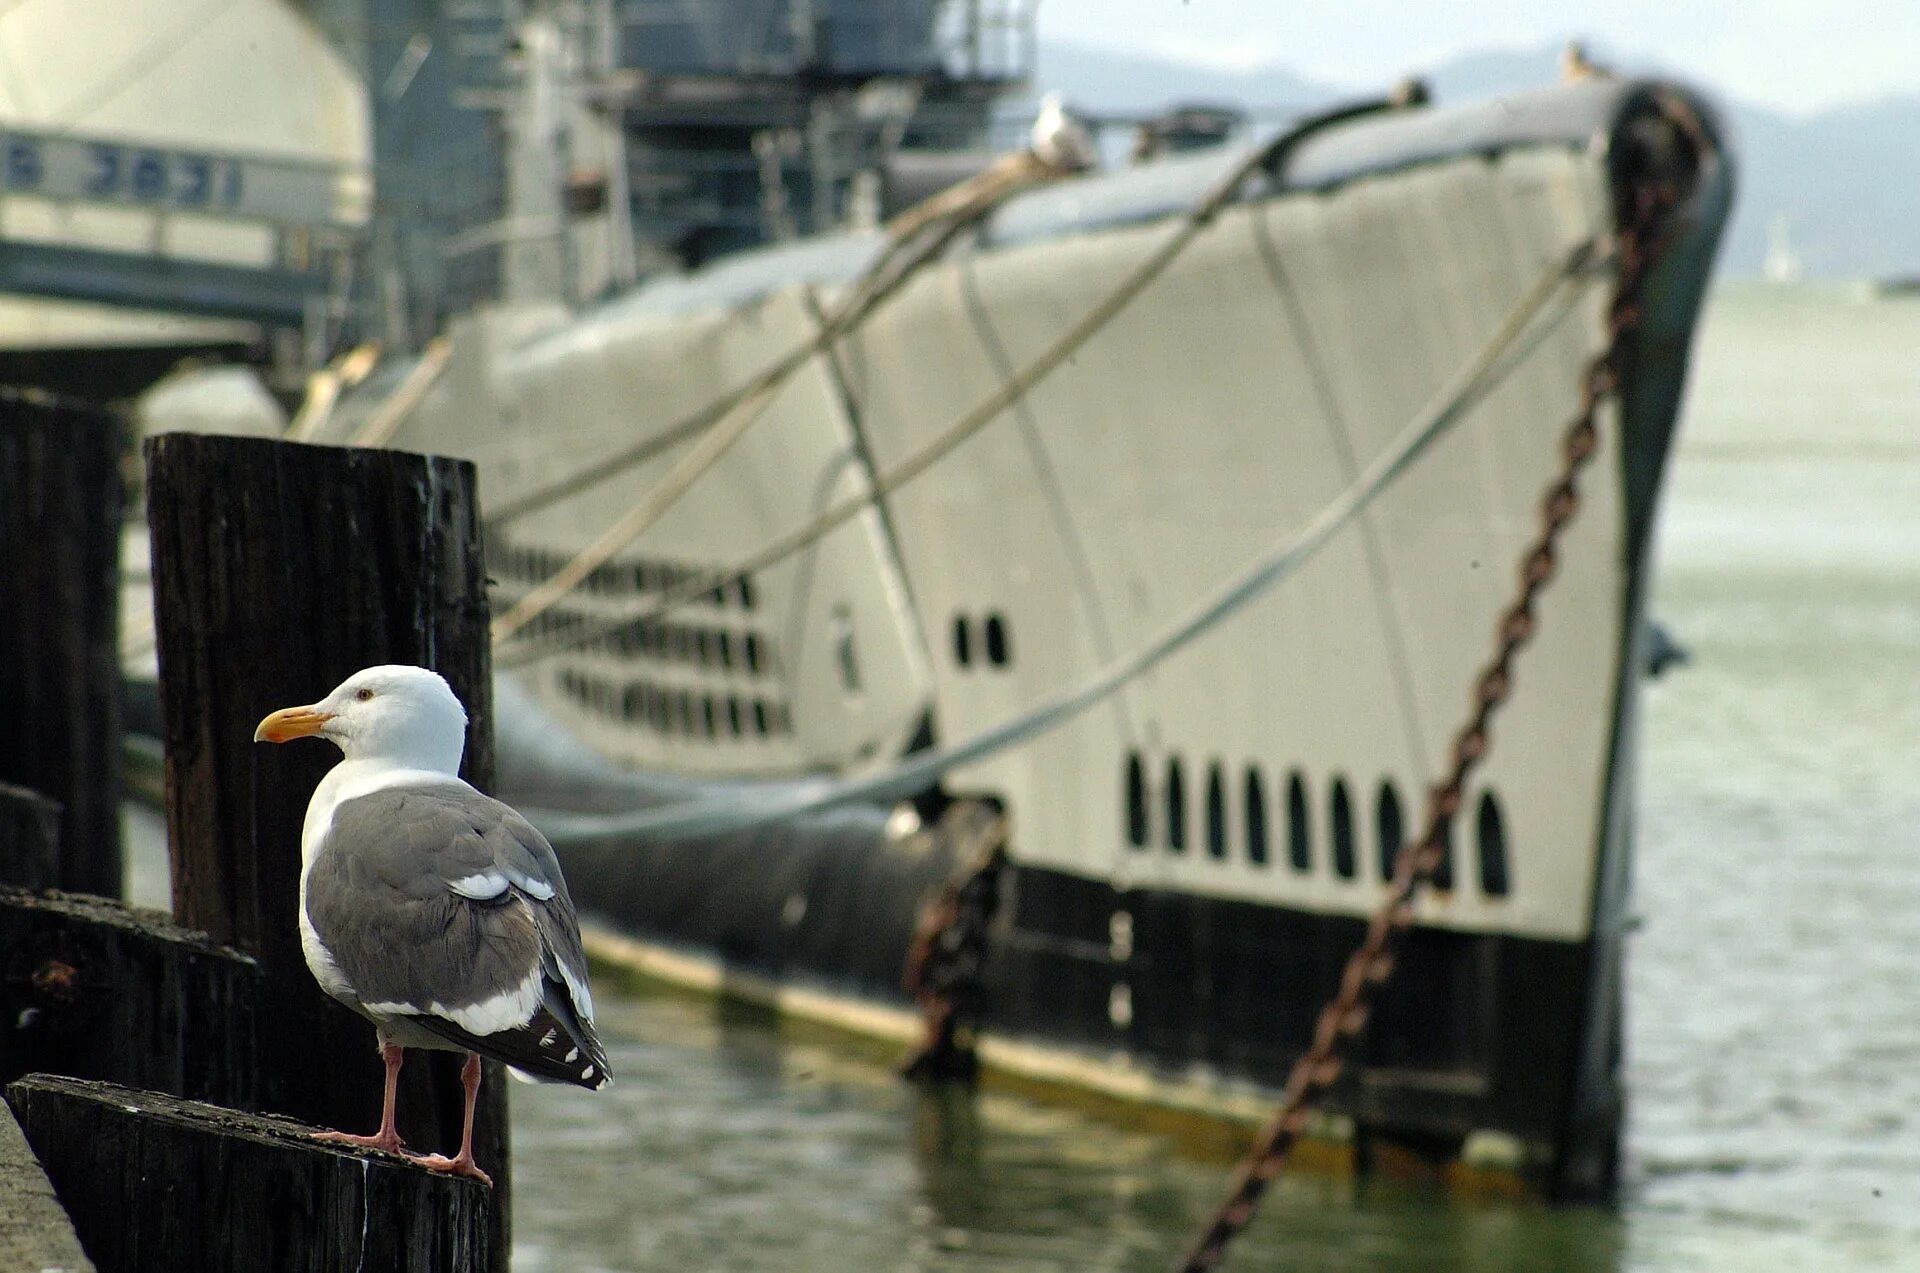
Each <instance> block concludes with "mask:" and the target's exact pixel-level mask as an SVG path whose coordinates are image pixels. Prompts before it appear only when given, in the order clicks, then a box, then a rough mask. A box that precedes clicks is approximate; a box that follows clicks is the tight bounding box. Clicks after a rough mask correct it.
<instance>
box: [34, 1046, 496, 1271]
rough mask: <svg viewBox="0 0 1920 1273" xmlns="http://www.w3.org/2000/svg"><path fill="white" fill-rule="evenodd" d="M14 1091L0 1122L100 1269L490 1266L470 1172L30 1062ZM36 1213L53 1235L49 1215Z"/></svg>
mask: <svg viewBox="0 0 1920 1273" xmlns="http://www.w3.org/2000/svg"><path fill="white" fill-rule="evenodd" d="M6 1097H7V1100H6V1104H5V1105H0V1124H4V1121H5V1120H6V1118H7V1111H8V1108H9V1107H11V1110H12V1115H13V1116H14V1117H16V1118H18V1119H19V1125H20V1131H21V1132H22V1133H24V1135H25V1137H26V1140H27V1143H28V1144H30V1145H31V1146H32V1147H33V1152H34V1154H35V1155H36V1156H37V1157H38V1159H39V1165H40V1166H41V1167H43V1168H44V1169H45V1171H46V1176H47V1178H48V1179H49V1180H50V1181H51V1182H52V1184H53V1190H54V1192H55V1193H56V1194H57V1195H58V1197H59V1204H60V1207H61V1208H62V1209H64V1210H65V1212H66V1215H67V1216H68V1217H71V1219H72V1223H73V1231H74V1232H77V1233H78V1234H79V1240H80V1242H81V1243H82V1244H84V1246H85V1248H86V1253H87V1254H88V1255H89V1256H91V1257H92V1258H93V1263H94V1265H95V1266H96V1267H97V1269H98V1270H99V1273H256V1271H259V1270H267V1269H271V1270H273V1273H339V1271H340V1270H347V1269H366V1270H373V1269H380V1270H382V1271H383V1273H386V1271H389V1270H390V1271H391V1273H446V1271H447V1270H465V1269H476V1268H482V1267H485V1266H486V1261H487V1258H488V1255H489V1250H488V1237H487V1222H488V1215H487V1210H488V1199H487V1191H486V1188H485V1186H483V1185H481V1184H480V1183H478V1182H477V1181H473V1180H461V1179H456V1178H452V1177H447V1176H436V1175H431V1174H429V1173H427V1172H424V1171H421V1170H419V1169H418V1168H416V1167H411V1166H408V1165H406V1164H404V1163H400V1162H396V1161H395V1160H393V1159H391V1158H381V1159H368V1158H362V1157H357V1156H355V1155H352V1154H349V1153H347V1152H346V1151H344V1150H341V1149H338V1148H335V1147H332V1146H328V1145H323V1144H320V1143H319V1142H318V1141H315V1140H313V1139H312V1138H311V1137H310V1136H309V1135H308V1134H307V1129H306V1128H305V1127H303V1126H301V1125H299V1124H297V1123H290V1122H288V1121H287V1120H285V1119H280V1118H265V1117H261V1116H260V1115H258V1114H240V1113H235V1112H234V1111H232V1110H228V1109H221V1108H219V1107H217V1106H213V1105H201V1104H199V1103H197V1102H194V1101H183V1100H179V1099H178V1098H176V1097H171V1096H162V1095H160V1094H159V1093H156V1092H143V1091H138V1090H136V1089H133V1088H125V1087H114V1086H112V1085H110V1084H105V1083H88V1082H84V1081H81V1080H78V1079H66V1078H56V1077H54V1076H52V1075H47V1074H36V1075H33V1076H32V1077H30V1078H25V1079H21V1080H20V1081H19V1082H17V1083H14V1084H11V1085H10V1086H9V1087H8V1088H7V1092H6ZM4 1130H5V1128H4V1126H0V1133H3V1132H4ZM3 1148H4V1146H3V1145H0V1149H3ZM7 1220H8V1221H11V1220H12V1217H11V1216H8V1217H7ZM43 1223H44V1227H45V1228H46V1229H48V1230H50V1231H51V1236H53V1237H54V1238H56V1239H57V1238H58V1237H59V1232H58V1226H57V1224H56V1223H55V1221H54V1218H53V1217H45V1218H44V1222H43ZM6 1228H7V1224H6V1223H5V1222H0V1234H3V1233H4V1231H5V1230H6ZM0 1250H4V1239H3V1238H0ZM4 1267H5V1268H6V1269H7V1270H8V1273H11V1270H12V1269H13V1268H14V1267H19V1266H13V1265H8V1266H4ZM25 1267H28V1268H33V1269H44V1268H45V1267H46V1266H44V1265H28V1266H25ZM75 1273H78V1270H75Z"/></svg>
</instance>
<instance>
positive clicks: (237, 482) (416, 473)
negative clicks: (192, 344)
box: [146, 433, 507, 1258]
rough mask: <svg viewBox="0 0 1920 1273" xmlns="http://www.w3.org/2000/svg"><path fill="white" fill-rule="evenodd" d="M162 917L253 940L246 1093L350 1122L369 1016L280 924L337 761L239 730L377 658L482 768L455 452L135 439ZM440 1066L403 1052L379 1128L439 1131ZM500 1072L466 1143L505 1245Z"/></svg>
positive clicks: (467, 506) (452, 1068)
mask: <svg viewBox="0 0 1920 1273" xmlns="http://www.w3.org/2000/svg"><path fill="white" fill-rule="evenodd" d="M146 458H147V505H148V516H149V521H150V525H151V529H152V543H153V579H154V592H155V596H156V598H157V602H158V627H157V634H158V638H159V662H160V715H161V721H162V734H163V743H164V746H165V754H166V767H167V825H168V830H169V833H170V836H171V840H172V845H173V853H174V858H173V895H174V912H175V914H176V915H177V916H178V917H179V919H180V922H182V923H185V924H191V925H193V926H194V927H196V928H204V929H206V930H207V931H208V932H210V933H213V934H214V935H215V936H216V937H219V938H221V939H222V940H227V941H231V942H233V943H234V944H236V945H238V946H240V947H242V948H243V949H245V950H248V951H250V952H252V953H253V954H254V955H256V956H257V957H258V958H259V960H260V962H261V966H262V969H263V973H264V976H265V978H266V983H267V984H266V987H265V994H264V996H263V998H262V1000H261V1009H260V1014H259V1021H260V1065H261V1080H262V1093H261V1104H260V1106H259V1108H262V1109H267V1110H271V1111H273V1112H275V1113H279V1114H286V1115H289V1116H291V1117H294V1118H298V1119H300V1120H302V1121H303V1122H308V1123H314V1124H317V1125H319V1126H323V1127H336V1128H343V1129H346V1130H350V1131H359V1132H367V1131H372V1130H373V1129H374V1127H375V1125H376V1124H377V1123H378V1121H379V1113H380V1097H381V1069H380V1065H379V1062H378V1059H377V1057H376V1054H375V1050H374V1039H373V1032H372V1028H371V1027H370V1026H368V1025H367V1023H366V1022H365V1021H363V1020H361V1019H360V1018H359V1017H357V1016H355V1015H353V1014H351V1013H349V1012H348V1011H347V1010H346V1009H344V1008H342V1007H340V1006H339V1005H338V1004H336V1003H334V1002H333V1001H332V1000H331V999H328V998H327V997H326V996H325V995H324V994H322V992H321V991H320V989H319V987H318V986H317V985H316V984H315V983H314V981H313V978H312V976H311V974H310V973H309V972H308V970H307V967H306V962H305V958H304V956H303V955H302V954H301V951H300V943H299V936H298V931H297V928H296V924H295V915H296V907H297V902H296V897H297V895H298V889H299V874H300V826H301V822H302V819H303V818H304V816H305V811H306V806H307V801H308V799H309V798H310V797H311V795H312V793H313V788H314V786H315V784H316V783H318V782H319V780H320V777H321V776H322V775H323V774H324V773H325V772H326V770H327V769H328V768H330V767H331V766H332V765H333V764H334V763H336V761H337V760H338V759H339V753H338V752H337V751H335V750H334V749H333V747H332V746H331V745H330V744H328V743H326V742H324V741H321V740H318V739H315V740H310V741H303V742H297V743H293V744H289V745H287V746H285V747H274V748H267V747H262V746H259V745H258V744H255V743H254V742H253V741H252V739H253V730H254V726H255V725H256V724H258V723H259V721H260V719H261V717H263V716H265V715H266V714H267V713H268V712H269V711H272V710H274V709H276V708H280V707H287V706H292V705H294V704H299V703H310V702H313V701H314V700H315V699H318V698H320V697H321V696H322V695H324V694H325V693H326V692H327V691H328V690H330V689H332V688H333V686H334V685H336V684H337V683H338V682H340V681H341V680H343V679H345V678H346V677H347V676H348V675H349V674H351V673H353V672H355V671H357V670H358V669H360V668H362V667H367V666H371V665H374V664H380V663H413V664H419V665H422V666H426V667H430V668H433V669H434V670H435V671H437V672H439V673H440V674H441V675H443V676H445V677H446V678H447V680H448V681H449V682H450V683H451V684H452V685H453V688H454V690H455V692H456V693H458V694H459V695H460V697H461V700H462V701H463V702H465V704H466V705H467V710H468V715H469V717H470V718H471V722H472V723H471V727H470V729H469V732H468V737H467V755H466V762H465V765H464V767H463V769H462V773H463V774H464V776H465V777H466V778H467V779H468V781H470V782H472V783H474V785H476V786H478V787H481V788H482V789H485V788H487V787H488V786H490V785H491V783H492V779H493V730H492V711H493V700H492V680H491V660H490V647H489V641H488V633H487V622H488V613H487V599H486V589H485V573H484V570H483V566H482V561H481V539H480V523H479V504H478V500H477V497H476V495H475V490H474V483H475V477H474V470H473V466H472V465H470V464H467V463H464V462H459V461H454V460H448V459H443V458H438V457H428V456H418V455H408V454H405V453H402V452H396V451H375V450H351V449H346V448H339V447H318V446H303V445H298V444H292V443H283V442H276V441H267V440H262V439H251V438H223V437H209V436H203V435H196V434H184V433H176V434H168V435H165V436H162V437H158V438H154V439H151V440H149V441H148V442H147V444H146ZM461 1059H462V1058H460V1057H459V1056H457V1055H454V1054H451V1053H437V1054H432V1055H427V1054H421V1053H411V1054H409V1056H408V1059H407V1066H406V1070H405V1072H404V1073H403V1077H402V1088H401V1094H400V1102H399V1110H400V1131H401V1134H402V1135H403V1136H405V1137H406V1138H407V1140H408V1141H409V1143H410V1144H412V1145H414V1146H415V1147H417V1148H423V1149H429V1148H430V1149H436V1150H444V1151H446V1152H449V1153H450V1152H452V1151H453V1150H454V1149H455V1148H457V1146H458V1144H459V1136H460V1126H461V1113H462V1106H463V1095H462V1090H461V1087H460V1082H459V1074H458V1072H459V1066H460V1062H461ZM504 1078H505V1074H504V1072H503V1071H502V1070H501V1069H500V1067H498V1066H495V1065H491V1064H490V1065H489V1066H488V1068H487V1072H486V1078H485V1080H484V1083H483V1087H482V1099H481V1109H480V1114H479V1119H478V1125H477V1128H476V1131H475V1138H474V1152H475V1154H476V1156H477V1158H478V1160H479V1162H480V1165H481V1166H482V1168H483V1169H484V1170H486V1171H487V1172H488V1173H489V1174H491V1175H492V1176H493V1178H494V1180H495V1182H496V1189H495V1198H496V1206H495V1215H496V1218H497V1224H498V1227H497V1228H496V1230H495V1237H494V1250H496V1251H497V1252H499V1253H501V1256H502V1258H504V1253H505V1251H506V1250H507V1236H506V1228H505V1226H506V1214H507V1207H506V1198H507V1143H506V1135H507V1131H506V1095H505V1082H504Z"/></svg>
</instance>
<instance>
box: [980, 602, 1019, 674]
mask: <svg viewBox="0 0 1920 1273" xmlns="http://www.w3.org/2000/svg"><path fill="white" fill-rule="evenodd" d="M986 645H987V662H989V663H991V664H993V665H994V666H995V667H1005V666H1006V665H1007V664H1009V663H1011V662H1013V645H1012V643H1011V639H1010V637H1009V635H1008V632H1007V620H1006V617H1005V616H1003V615H1002V614H1000V613H999V612H998V611H995V612H994V613H992V614H990V615H988V616H987V633H986Z"/></svg>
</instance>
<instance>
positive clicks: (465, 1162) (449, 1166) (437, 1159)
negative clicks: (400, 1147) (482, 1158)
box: [405, 1152, 493, 1189]
mask: <svg viewBox="0 0 1920 1273" xmlns="http://www.w3.org/2000/svg"><path fill="white" fill-rule="evenodd" d="M405 1157H406V1160H407V1161H408V1162H410V1163H412V1164H413V1165H414V1166H416V1167H425V1168H426V1169H427V1170H428V1171H438V1172H444V1173H445V1174H447V1175H449V1176H467V1177H470V1178H471V1179H474V1180H478V1181H479V1182H480V1183H481V1184H483V1185H485V1186H486V1187H487V1188H489V1189H491V1188H493V1177H492V1176H489V1175H488V1174H487V1173H486V1172H484V1171H482V1170H480V1168H479V1167H478V1166H477V1165H476V1164H475V1163H474V1161H473V1154H472V1153H471V1152H463V1153H462V1154H461V1155H460V1156H459V1157H457V1158H449V1157H447V1156H446V1155H445V1154H407V1155H406V1156H405Z"/></svg>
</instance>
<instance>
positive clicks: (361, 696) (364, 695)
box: [353, 690, 373, 703]
mask: <svg viewBox="0 0 1920 1273" xmlns="http://www.w3.org/2000/svg"><path fill="white" fill-rule="evenodd" d="M353 697H354V701H355V702H360V703H364V702H367V701H368V700H369V699H371V698H372V697H373V691H372V690H360V691H358V692H357V693H355V694H354V696H353Z"/></svg>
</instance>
